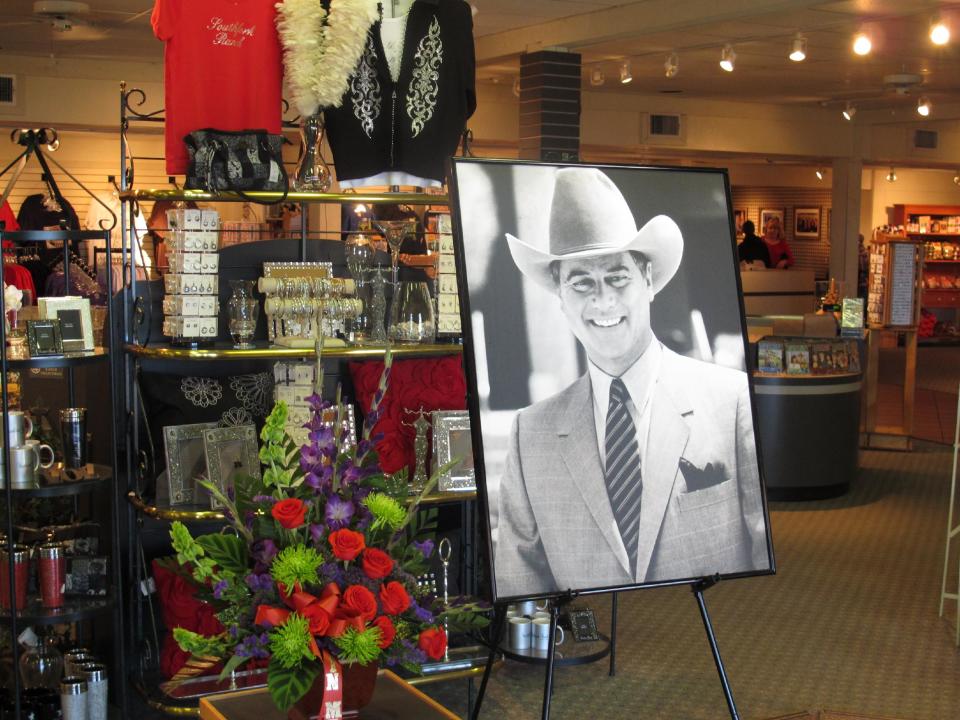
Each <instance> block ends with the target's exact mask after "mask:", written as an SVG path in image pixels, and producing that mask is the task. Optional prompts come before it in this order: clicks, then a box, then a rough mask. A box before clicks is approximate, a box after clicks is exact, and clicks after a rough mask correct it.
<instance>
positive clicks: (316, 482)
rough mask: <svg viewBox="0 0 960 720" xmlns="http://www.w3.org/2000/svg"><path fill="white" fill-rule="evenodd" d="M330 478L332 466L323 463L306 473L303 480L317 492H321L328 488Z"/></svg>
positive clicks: (331, 476)
mask: <svg viewBox="0 0 960 720" xmlns="http://www.w3.org/2000/svg"><path fill="white" fill-rule="evenodd" d="M332 480H333V466H332V465H324V466H323V467H321V468H318V469H317V471H316V472H309V473H307V476H306V477H305V478H304V480H303V482H304V483H305V484H306V485H307V486H308V487H312V488H313V489H314V490H316V491H317V492H323V491H325V490H327V489H329V487H330V483H331V481H332Z"/></svg>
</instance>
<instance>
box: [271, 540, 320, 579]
mask: <svg viewBox="0 0 960 720" xmlns="http://www.w3.org/2000/svg"><path fill="white" fill-rule="evenodd" d="M321 564H323V556H322V555H321V554H320V553H318V552H317V551H316V550H314V549H313V548H310V547H307V546H305V545H294V546H292V547H288V548H284V549H283V550H281V551H280V552H279V554H278V555H277V556H276V557H275V558H274V559H273V565H271V566H270V575H272V576H273V579H274V580H276V581H277V582H278V583H283V584H284V585H286V586H287V587H288V588H292V587H293V586H294V585H295V584H297V583H300V584H301V585H306V584H315V583H317V582H318V577H317V569H318V568H319V567H320V565H321Z"/></svg>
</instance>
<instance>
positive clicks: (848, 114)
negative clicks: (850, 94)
mask: <svg viewBox="0 0 960 720" xmlns="http://www.w3.org/2000/svg"><path fill="white" fill-rule="evenodd" d="M856 114H857V106H856V105H854V104H853V103H852V102H850V101H849V100H848V101H847V106H846V107H845V108H843V119H844V120H853V116H854V115H856Z"/></svg>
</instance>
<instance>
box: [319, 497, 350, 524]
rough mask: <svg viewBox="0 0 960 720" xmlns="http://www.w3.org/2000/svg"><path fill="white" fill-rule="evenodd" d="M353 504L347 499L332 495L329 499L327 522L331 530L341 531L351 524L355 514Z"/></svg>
mask: <svg viewBox="0 0 960 720" xmlns="http://www.w3.org/2000/svg"><path fill="white" fill-rule="evenodd" d="M354 510H355V509H354V507H353V503H352V502H350V501H349V500H347V499H345V498H341V497H339V496H337V495H332V496H330V497H329V498H327V510H326V520H327V526H328V527H329V528H330V529H331V530H339V529H340V528H344V527H346V526H347V525H349V524H350V520H351V519H352V518H353V513H354Z"/></svg>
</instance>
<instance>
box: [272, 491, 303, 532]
mask: <svg viewBox="0 0 960 720" xmlns="http://www.w3.org/2000/svg"><path fill="white" fill-rule="evenodd" d="M270 514H271V515H273V519H274V520H276V521H277V522H278V523H280V524H281V525H282V526H283V527H285V528H286V529H287V530H294V529H296V528H298V527H300V526H301V525H303V519H304V517H306V515H307V505H306V503H304V502H303V500H297V499H296V498H287V499H286V500H281V501H280V502H278V503H277V504H275V505H274V506H273V509H272V510H270Z"/></svg>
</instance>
